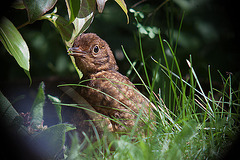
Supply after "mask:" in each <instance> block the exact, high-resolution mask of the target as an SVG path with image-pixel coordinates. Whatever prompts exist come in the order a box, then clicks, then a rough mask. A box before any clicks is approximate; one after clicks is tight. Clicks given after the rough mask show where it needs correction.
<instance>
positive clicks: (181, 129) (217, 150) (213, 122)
mask: <svg viewBox="0 0 240 160" xmlns="http://www.w3.org/2000/svg"><path fill="white" fill-rule="evenodd" d="M159 40H160V45H161V47H162V53H163V54H164V55H163V56H164V57H165V56H166V54H165V50H164V47H163V43H166V44H167V46H168V47H169V49H170V51H171V53H172V56H173V59H174V65H175V66H174V67H175V68H176V69H177V73H174V72H173V71H171V69H170V67H169V66H168V65H167V66H164V65H162V64H161V63H160V62H158V61H156V60H155V59H154V57H152V60H153V61H155V62H156V67H157V68H158V69H159V70H158V72H163V73H164V74H165V75H166V76H167V77H168V78H169V79H168V81H169V84H170V87H169V86H167V85H166V86H165V87H166V88H159V89H158V88H157V89H156V88H154V87H153V86H154V85H153V84H154V83H155V79H154V78H156V77H153V78H152V82H151V81H150V79H151V78H149V77H148V76H149V75H148V73H147V70H146V66H145V65H146V64H145V63H143V65H144V66H143V68H144V71H145V76H146V77H147V78H146V79H147V83H145V82H144V80H143V78H142V77H141V75H140V74H139V73H138V71H137V69H135V67H134V65H133V63H132V62H131V61H130V59H129V58H128V56H127V53H126V52H125V50H124V48H122V49H123V52H124V54H125V56H126V58H127V60H128V61H129V63H130V65H131V67H132V68H133V70H134V71H135V73H136V75H137V76H138V77H139V79H140V80H141V82H142V85H144V86H145V88H146V90H147V94H148V95H146V97H148V99H149V100H150V101H151V106H152V107H153V108H154V115H155V120H154V122H153V120H149V119H146V116H144V115H143V114H139V115H138V118H137V121H138V120H139V119H145V124H146V126H147V127H145V128H144V129H145V132H144V133H145V134H142V133H139V132H136V129H137V127H138V126H137V124H136V125H135V126H134V127H133V128H132V130H130V134H129V133H126V134H117V133H110V132H107V131H105V132H104V134H103V137H102V138H101V137H99V136H98V133H97V130H96V128H95V126H94V125H92V126H93V130H94V133H95V136H96V137H97V138H96V141H94V142H93V141H91V138H90V137H89V136H88V135H86V134H85V133H83V134H84V136H85V140H84V141H80V140H79V139H78V137H77V135H75V134H74V135H72V142H73V143H72V146H71V147H69V148H68V149H67V150H66V152H65V157H66V158H69V159H74V158H77V157H78V158H81V159H124V160H125V159H209V158H210V159H211V158H220V157H221V156H223V155H224V153H226V151H227V149H228V147H229V146H230V145H231V143H232V140H233V139H234V137H235V136H236V133H237V131H238V126H237V124H239V121H238V119H239V107H240V105H239V91H234V90H233V88H232V86H231V83H232V75H231V74H228V76H227V78H225V77H224V76H223V75H222V74H221V73H220V75H219V76H220V77H221V78H222V82H223V89H222V90H221V91H220V90H217V89H215V88H213V86H212V80H211V69H210V66H208V73H206V74H208V76H209V86H210V90H209V91H204V90H203V87H202V86H201V83H200V81H199V79H198V76H197V73H196V72H195V70H194V67H193V66H194V62H192V60H191V56H190V59H189V60H186V65H188V66H189V79H188V80H184V79H183V78H182V75H181V70H180V67H179V65H178V61H177V58H176V56H175V54H174V52H173V50H172V49H171V46H170V45H169V43H168V42H167V41H166V40H162V38H161V36H160V34H159ZM140 41H141V40H140ZM140 45H141V43H140ZM140 48H141V47H140ZM140 50H141V55H142V56H141V57H142V61H143V62H144V56H143V51H142V49H140ZM165 64H168V62H167V58H165ZM77 85H78V86H79V85H80V86H82V85H81V84H77ZM123 85H124V84H123ZM82 87H86V86H82ZM166 89H170V90H171V91H170V92H169V93H168V95H164V94H165V93H164V92H161V91H165V90H166ZM154 90H155V91H156V90H158V91H159V92H158V93H155V92H154ZM216 93H217V94H218V95H219V96H218V97H219V98H218V99H216V98H215V94H216ZM103 94H105V93H103ZM163 96H165V97H166V96H169V99H170V100H171V103H168V104H165V102H164V98H163ZM112 98H113V97H112ZM76 107H77V106H76ZM126 107H127V106H126ZM81 108H84V107H81ZM140 113H141V112H140ZM96 114H97V113H96ZM111 120H114V121H116V122H118V121H117V119H111ZM147 121H151V123H148V122H147ZM148 125H154V127H150V126H148ZM224 151H225V152H224Z"/></svg>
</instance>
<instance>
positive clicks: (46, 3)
mask: <svg viewBox="0 0 240 160" xmlns="http://www.w3.org/2000/svg"><path fill="white" fill-rule="evenodd" d="M56 2H57V0H37V1H35V0H24V5H25V7H26V9H27V12H28V20H29V23H33V22H35V21H36V20H38V18H40V17H41V16H42V15H43V14H45V13H46V12H47V11H49V10H50V9H52V8H53V6H54V5H55V4H56Z"/></svg>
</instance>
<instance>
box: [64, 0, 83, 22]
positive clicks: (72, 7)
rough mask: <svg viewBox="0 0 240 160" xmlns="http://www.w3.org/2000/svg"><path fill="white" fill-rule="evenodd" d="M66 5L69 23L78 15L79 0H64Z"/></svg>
mask: <svg viewBox="0 0 240 160" xmlns="http://www.w3.org/2000/svg"><path fill="white" fill-rule="evenodd" d="M66 5H67V8H68V14H69V24H70V23H72V22H73V21H74V20H75V18H76V17H77V16H78V13H79V10H80V5H81V0H66Z"/></svg>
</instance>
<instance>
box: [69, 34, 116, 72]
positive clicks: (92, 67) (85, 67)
mask: <svg viewBox="0 0 240 160" xmlns="http://www.w3.org/2000/svg"><path fill="white" fill-rule="evenodd" d="M68 52H69V53H68V55H70V56H74V59H75V62H76V65H77V67H78V68H79V69H80V70H81V71H82V72H83V74H84V76H88V75H90V74H92V73H97V72H100V71H104V70H118V66H117V64H116V60H115V58H114V56H113V53H112V51H111V49H110V47H109V46H108V44H107V42H105V41H104V40H102V39H101V38H100V37H99V36H97V35H96V34H94V33H85V34H81V35H80V36H78V37H77V38H76V39H75V40H74V43H73V46H72V47H71V48H69V49H68Z"/></svg>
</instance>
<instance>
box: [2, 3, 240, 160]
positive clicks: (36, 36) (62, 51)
mask: <svg viewBox="0 0 240 160" xmlns="http://www.w3.org/2000/svg"><path fill="white" fill-rule="evenodd" d="M125 2H126V4H127V6H128V8H132V7H134V9H135V10H136V11H141V12H143V13H144V15H145V18H144V19H143V20H142V21H141V24H142V25H144V26H150V27H153V26H155V27H157V28H160V31H161V36H162V38H163V39H166V40H167V41H168V42H169V43H170V44H171V46H172V48H174V46H175V43H176V35H177V33H178V30H179V25H180V21H181V18H182V15H183V12H185V16H184V20H183V25H182V29H181V34H180V38H179V40H178V47H177V50H176V53H175V54H176V56H177V58H178V61H179V65H180V68H181V71H182V75H183V77H184V78H186V77H187V76H188V72H189V68H188V66H187V63H186V59H189V55H191V56H192V59H193V67H194V69H195V71H196V73H197V75H198V77H199V80H200V82H201V84H202V85H203V87H204V90H205V91H208V89H209V82H208V71H207V69H208V65H210V67H211V75H212V79H213V85H214V87H216V88H218V89H219V90H221V89H222V87H223V85H222V84H223V83H222V79H221V76H220V75H219V72H218V70H219V71H220V72H221V73H222V74H223V76H225V78H226V77H227V76H228V75H227V74H226V72H231V73H232V75H233V77H232V78H233V79H232V84H233V88H234V89H235V90H238V89H239V80H240V65H239V60H240V54H239V41H240V40H239V39H240V35H239V28H240V27H239V11H238V10H239V9H238V3H237V2H238V1H231V2H230V1H228V2H227V1H225V0H172V1H171V0H170V1H169V2H168V3H166V4H165V5H164V6H162V7H160V8H159V6H160V5H161V4H162V3H163V2H164V1H163V0H145V1H141V2H142V3H140V4H139V5H137V6H136V3H138V2H139V1H137V0H131V1H130V0H125ZM6 3H9V4H10V1H8V2H5V4H6ZM0 7H1V8H0V11H1V15H4V16H6V17H7V18H9V19H10V20H11V21H12V22H13V23H14V25H15V26H20V25H21V24H23V23H25V22H26V21H27V14H26V11H25V10H16V9H13V8H10V7H7V5H1V6H0ZM57 7H58V14H60V15H61V16H63V17H67V9H66V5H65V2H64V1H60V0H59V1H58V2H57ZM129 18H130V23H129V24H126V22H127V20H126V16H125V14H124V12H123V11H122V10H121V8H120V7H119V6H118V5H117V4H116V3H115V2H114V1H113V0H109V1H108V2H107V3H106V6H105V9H104V11H103V13H102V14H98V13H96V15H95V18H94V21H93V23H92V24H91V26H90V27H89V29H88V30H87V32H94V33H97V34H98V35H99V36H100V37H101V38H103V39H104V40H106V41H107V42H108V43H109V45H110V47H111V49H112V51H113V52H114V53H115V54H116V53H118V55H120V58H117V63H118V65H119V68H120V69H119V71H120V72H121V73H122V74H124V75H126V74H127V72H128V71H129V69H130V64H129V63H128V62H127V60H126V58H125V57H124V56H121V45H123V47H124V49H125V51H126V52H127V54H128V56H129V57H130V59H131V60H132V61H133V62H136V64H137V65H136V67H137V68H138V71H139V72H140V74H141V75H142V76H143V78H144V74H143V67H141V62H140V59H141V58H140V51H139V40H138V32H137V27H136V21H135V20H134V17H133V14H132V13H129ZM19 31H20V33H21V34H22V36H23V38H24V39H25V41H26V43H27V44H28V47H29V50H30V57H31V59H30V65H31V67H30V74H31V76H32V79H33V83H32V85H31V86H29V80H28V78H27V76H26V74H25V73H24V71H23V70H22V69H21V68H20V67H19V66H18V64H17V62H16V61H15V59H14V58H13V57H12V56H10V55H9V53H7V51H6V50H5V48H4V47H3V45H2V44H0V64H1V71H0V73H1V74H0V77H1V78H0V90H1V91H2V92H3V94H4V95H5V96H6V97H7V98H8V99H9V100H10V101H11V103H12V104H13V106H14V107H15V108H16V110H17V111H18V112H25V113H26V112H29V111H30V108H31V106H32V104H33V100H34V98H35V96H36V93H37V88H38V85H39V84H40V82H41V81H44V82H45V86H46V87H45V92H46V94H51V95H53V96H57V97H61V96H62V94H63V93H62V92H61V91H60V90H59V88H58V87H57V85H59V84H63V83H77V82H78V76H77V73H76V71H75V69H74V68H73V66H72V63H71V61H70V58H69V56H68V55H67V52H66V48H65V46H64V44H63V42H62V39H61V36H60V34H59V33H58V31H57V30H56V29H55V28H54V26H53V25H52V24H51V23H50V22H48V21H47V20H44V21H37V22H35V23H33V24H31V25H27V26H25V27H23V28H21V29H19ZM142 45H143V51H144V56H145V59H146V64H147V69H148V73H149V76H150V77H152V75H153V74H154V72H157V69H156V68H157V67H156V64H155V63H154V62H153V61H152V60H151V58H150V57H151V56H152V57H153V58H154V59H156V60H159V61H161V62H162V63H163V64H164V60H163V56H162V51H161V47H160V43H159V39H158V36H156V37H155V38H154V39H151V38H149V37H148V36H146V35H142ZM165 49H167V47H166V45H165ZM168 58H169V60H170V61H171V56H169V57H168ZM128 76H129V78H130V79H131V80H132V81H134V82H136V83H137V82H139V80H138V79H137V78H134V77H136V76H135V74H134V73H131V74H130V75H128ZM166 80H167V78H166V77H165V76H164V75H162V74H159V77H158V78H157V81H156V82H157V84H156V86H155V88H154V89H155V90H158V88H159V87H160V88H161V87H163V81H166ZM163 94H164V93H163ZM46 100H47V98H46ZM44 112H45V113H47V114H45V117H44V119H45V122H44V123H45V124H47V125H49V126H51V125H53V124H55V123H56V113H55V110H54V107H53V106H52V105H51V103H50V101H49V100H47V101H46V105H45V110H44ZM14 142H15V143H16V141H15V140H14V139H13V140H11V141H9V142H8V144H11V143H13V144H12V145H10V146H9V149H10V150H9V151H10V152H11V149H12V150H15V148H14V147H16V146H14ZM236 142H238V141H236ZM236 144H237V143H236ZM12 147H13V148H12ZM20 148H21V146H19V148H17V149H20ZM233 148H237V147H236V145H235V146H233ZM6 150H8V148H7V149H6ZM234 153H237V152H235V151H234V150H233V151H232V152H230V154H229V155H230V156H231V155H234ZM5 154H6V155H11V154H7V153H5ZM22 154H24V152H23V153H22ZM24 156H25V157H28V155H23V157H24ZM234 156H235V155H234Z"/></svg>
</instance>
